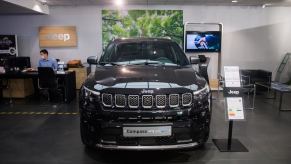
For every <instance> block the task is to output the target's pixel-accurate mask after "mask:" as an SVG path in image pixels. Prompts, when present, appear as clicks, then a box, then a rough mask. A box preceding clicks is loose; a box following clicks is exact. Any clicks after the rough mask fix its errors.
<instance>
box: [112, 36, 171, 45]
mask: <svg viewBox="0 0 291 164" xmlns="http://www.w3.org/2000/svg"><path fill="white" fill-rule="evenodd" d="M155 41H156V42H173V41H172V40H171V39H169V38H147V37H136V38H117V39H114V40H112V42H114V43H116V44H119V43H132V42H155Z"/></svg>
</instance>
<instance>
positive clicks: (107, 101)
mask: <svg viewBox="0 0 291 164" xmlns="http://www.w3.org/2000/svg"><path fill="white" fill-rule="evenodd" d="M102 104H103V105H104V106H106V107H111V106H112V95H111V94H107V93H103V94H102Z"/></svg>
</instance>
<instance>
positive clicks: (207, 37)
mask: <svg viewBox="0 0 291 164" xmlns="http://www.w3.org/2000/svg"><path fill="white" fill-rule="evenodd" d="M185 39H186V40H185V52H220V51H221V32H220V31H186V37H185Z"/></svg>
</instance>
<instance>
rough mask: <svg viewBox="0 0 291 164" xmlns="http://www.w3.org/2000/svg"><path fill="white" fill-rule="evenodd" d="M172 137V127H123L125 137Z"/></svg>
mask: <svg viewBox="0 0 291 164" xmlns="http://www.w3.org/2000/svg"><path fill="white" fill-rule="evenodd" d="M171 135H172V127H171V126H152V127H123V136H124V137H166V136H171Z"/></svg>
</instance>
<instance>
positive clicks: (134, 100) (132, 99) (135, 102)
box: [128, 95, 139, 108]
mask: <svg viewBox="0 0 291 164" xmlns="http://www.w3.org/2000/svg"><path fill="white" fill-rule="evenodd" d="M128 106H129V108H138V106H139V96H138V95H129V96H128Z"/></svg>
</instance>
